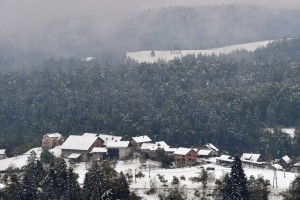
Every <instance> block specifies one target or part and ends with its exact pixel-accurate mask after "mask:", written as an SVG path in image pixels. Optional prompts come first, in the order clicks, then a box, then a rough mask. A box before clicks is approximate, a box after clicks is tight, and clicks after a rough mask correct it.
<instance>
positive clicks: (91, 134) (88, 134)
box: [82, 133, 97, 137]
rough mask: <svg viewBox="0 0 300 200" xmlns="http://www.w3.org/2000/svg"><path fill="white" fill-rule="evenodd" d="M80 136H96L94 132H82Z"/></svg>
mask: <svg viewBox="0 0 300 200" xmlns="http://www.w3.org/2000/svg"><path fill="white" fill-rule="evenodd" d="M82 136H84V137H97V134H96V133H84V134H83V135H82Z"/></svg>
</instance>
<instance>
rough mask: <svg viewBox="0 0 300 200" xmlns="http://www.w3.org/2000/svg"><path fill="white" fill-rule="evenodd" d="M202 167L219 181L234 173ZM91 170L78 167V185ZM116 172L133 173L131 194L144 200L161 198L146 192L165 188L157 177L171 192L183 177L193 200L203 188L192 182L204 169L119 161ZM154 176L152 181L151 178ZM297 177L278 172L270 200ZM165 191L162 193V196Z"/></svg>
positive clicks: (254, 171) (251, 171)
mask: <svg viewBox="0 0 300 200" xmlns="http://www.w3.org/2000/svg"><path fill="white" fill-rule="evenodd" d="M149 165H150V172H149ZM202 167H204V168H207V167H213V168H215V169H214V170H211V173H213V174H214V177H215V178H216V179H218V178H220V177H222V176H223V175H224V174H225V173H226V172H230V169H231V168H230V167H223V166H220V165H216V164H215V163H213V162H212V163H211V164H206V165H202ZM87 168H88V166H87V165H86V164H85V163H79V164H76V166H75V170H74V171H75V172H76V173H78V174H79V178H78V181H79V183H80V184H83V181H84V175H85V173H86V171H87ZM116 170H117V171H118V172H121V171H123V173H127V172H128V171H131V172H132V174H133V181H132V183H131V185H130V188H131V190H134V191H136V193H138V194H139V195H140V196H142V197H143V198H144V199H147V200H156V199H158V196H157V194H155V195H147V194H145V191H147V190H149V188H150V180H151V179H152V180H153V179H156V182H157V186H158V187H160V188H162V187H163V186H162V183H160V182H159V179H158V176H157V174H161V175H164V176H165V178H166V179H167V180H168V182H167V184H168V188H171V182H172V179H173V176H177V177H178V178H179V177H180V176H182V175H183V176H184V177H185V178H186V180H185V181H183V180H181V181H180V187H183V188H184V191H185V192H186V194H187V197H188V198H189V199H192V197H193V196H194V195H193V194H194V192H195V190H196V189H200V190H201V188H202V185H201V184H198V183H192V182H191V181H189V178H190V177H194V176H197V173H198V172H200V171H201V168H200V166H194V167H185V168H175V169H163V168H161V167H160V166H159V165H158V164H157V163H156V162H152V161H147V162H146V163H145V164H144V165H141V164H140V162H139V161H138V160H132V161H127V162H126V163H125V162H124V161H119V162H118V163H117V166H116ZM244 170H245V173H246V175H247V177H250V176H251V175H253V176H255V177H258V176H263V177H264V178H265V179H269V180H270V182H271V184H272V185H273V177H274V171H273V170H271V169H259V168H244ZM139 171H141V172H142V173H143V174H144V175H145V177H144V178H141V179H139V178H137V179H136V182H135V179H134V174H135V172H136V173H138V172H139ZM149 176H150V177H149ZM295 177H296V174H295V173H290V172H285V177H284V172H283V171H278V172H277V184H278V187H277V188H276V185H275V188H272V187H271V188H270V191H271V194H270V195H269V199H272V200H278V199H282V198H281V197H280V196H279V193H280V192H282V191H285V190H286V189H287V188H288V187H289V185H290V183H291V182H292V181H293V180H294V178H295ZM213 188H214V182H213V183H211V184H209V185H208V188H207V189H208V191H212V190H213ZM163 191H164V189H160V192H161V193H162V192H163Z"/></svg>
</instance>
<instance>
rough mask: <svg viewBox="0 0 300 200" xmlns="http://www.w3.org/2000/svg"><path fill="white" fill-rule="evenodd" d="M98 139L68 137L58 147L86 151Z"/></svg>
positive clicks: (79, 136) (76, 136)
mask: <svg viewBox="0 0 300 200" xmlns="http://www.w3.org/2000/svg"><path fill="white" fill-rule="evenodd" d="M97 138H98V137H84V136H82V135H70V136H69V137H68V138H67V140H66V141H65V142H64V143H63V145H62V146H61V147H60V148H61V149H70V150H88V149H89V148H91V146H92V145H93V144H94V142H95V141H96V140H97Z"/></svg>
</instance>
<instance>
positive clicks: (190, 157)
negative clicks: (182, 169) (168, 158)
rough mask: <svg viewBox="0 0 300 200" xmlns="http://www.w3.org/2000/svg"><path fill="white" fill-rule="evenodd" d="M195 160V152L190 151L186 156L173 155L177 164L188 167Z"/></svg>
mask: <svg viewBox="0 0 300 200" xmlns="http://www.w3.org/2000/svg"><path fill="white" fill-rule="evenodd" d="M196 160H197V152H195V151H193V150H191V151H189V152H188V153H187V154H186V155H178V154H175V161H176V163H177V164H184V165H190V164H193V163H195V162H196Z"/></svg>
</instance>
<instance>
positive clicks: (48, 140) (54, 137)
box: [42, 133, 64, 149]
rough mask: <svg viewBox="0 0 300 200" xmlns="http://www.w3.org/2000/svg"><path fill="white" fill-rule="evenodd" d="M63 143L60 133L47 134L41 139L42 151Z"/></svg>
mask: <svg viewBox="0 0 300 200" xmlns="http://www.w3.org/2000/svg"><path fill="white" fill-rule="evenodd" d="M63 143H64V137H63V136H62V135H61V134H60V133H47V134H45V135H44V136H43V138H42V149H52V148H54V147H56V146H60V145H62V144H63Z"/></svg>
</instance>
